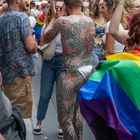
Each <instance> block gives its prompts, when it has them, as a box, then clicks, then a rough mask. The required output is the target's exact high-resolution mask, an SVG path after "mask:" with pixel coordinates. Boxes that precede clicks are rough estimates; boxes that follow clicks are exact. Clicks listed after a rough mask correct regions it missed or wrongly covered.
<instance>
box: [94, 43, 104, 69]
mask: <svg viewBox="0 0 140 140" xmlns="http://www.w3.org/2000/svg"><path fill="white" fill-rule="evenodd" d="M103 58H104V49H103V48H102V47H100V46H99V45H97V44H95V45H94V47H93V50H92V62H93V66H94V68H96V67H97V65H98V63H99V62H100V61H101V60H103Z"/></svg>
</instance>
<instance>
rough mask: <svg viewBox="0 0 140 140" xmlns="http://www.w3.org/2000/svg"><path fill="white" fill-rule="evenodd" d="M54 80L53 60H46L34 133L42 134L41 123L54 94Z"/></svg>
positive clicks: (42, 73)
mask: <svg viewBox="0 0 140 140" xmlns="http://www.w3.org/2000/svg"><path fill="white" fill-rule="evenodd" d="M54 82H55V73H54V66H53V63H52V60H49V61H45V60H44V61H43V64H42V70H41V83H40V98H39V102H38V108H37V123H36V126H35V128H34V131H33V133H34V134H42V132H41V125H42V121H43V120H44V118H45V115H46V112H47V109H48V104H49V101H50V99H51V96H52V91H53V85H54Z"/></svg>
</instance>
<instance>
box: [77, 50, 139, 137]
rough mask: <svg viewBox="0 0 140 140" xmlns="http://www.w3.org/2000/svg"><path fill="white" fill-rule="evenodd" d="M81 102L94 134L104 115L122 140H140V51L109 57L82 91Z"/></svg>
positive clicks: (79, 97)
mask: <svg viewBox="0 0 140 140" xmlns="http://www.w3.org/2000/svg"><path fill="white" fill-rule="evenodd" d="M78 100H79V104H80V110H81V113H82V115H83V116H84V118H85V120H86V121H87V123H88V125H89V126H90V128H91V129H92V131H93V132H95V128H94V123H95V120H96V118H97V117H98V116H100V117H101V118H103V119H104V120H105V122H106V124H107V126H109V127H110V128H113V129H115V131H116V133H117V135H118V137H119V140H140V52H139V51H130V52H127V53H119V54H114V55H111V56H108V57H107V60H106V61H105V62H103V63H102V64H101V66H100V69H99V70H97V71H95V72H94V73H92V74H91V76H90V78H89V79H88V81H87V82H86V83H85V84H84V85H83V87H82V88H81V89H80V91H79V94H78Z"/></svg>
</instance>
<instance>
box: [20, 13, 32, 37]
mask: <svg viewBox="0 0 140 140" xmlns="http://www.w3.org/2000/svg"><path fill="white" fill-rule="evenodd" d="M32 34H33V28H32V27H31V23H30V20H29V17H28V16H27V15H26V14H25V15H24V16H23V17H22V19H21V36H22V39H23V40H24V39H25V38H27V37H28V36H30V35H32Z"/></svg>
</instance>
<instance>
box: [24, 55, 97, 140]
mask: <svg viewBox="0 0 140 140" xmlns="http://www.w3.org/2000/svg"><path fill="white" fill-rule="evenodd" d="M34 62H35V70H36V75H35V76H34V77H33V113H32V118H31V119H24V121H25V124H26V128H27V138H26V139H27V140H57V129H58V122H57V112H56V98H55V93H56V92H55V90H56V89H55V86H54V89H53V95H52V98H51V101H50V103H49V107H48V112H47V114H46V118H45V120H44V121H43V135H38V136H37V135H33V133H32V132H33V127H34V125H35V123H36V112H37V105H38V100H39V89H40V73H41V59H40V57H38V58H34ZM83 135H84V140H96V139H95V137H94V135H93V133H92V132H91V130H90V129H89V127H88V126H87V124H86V122H85V121H84V134H83ZM61 140H62V139H61Z"/></svg>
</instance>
